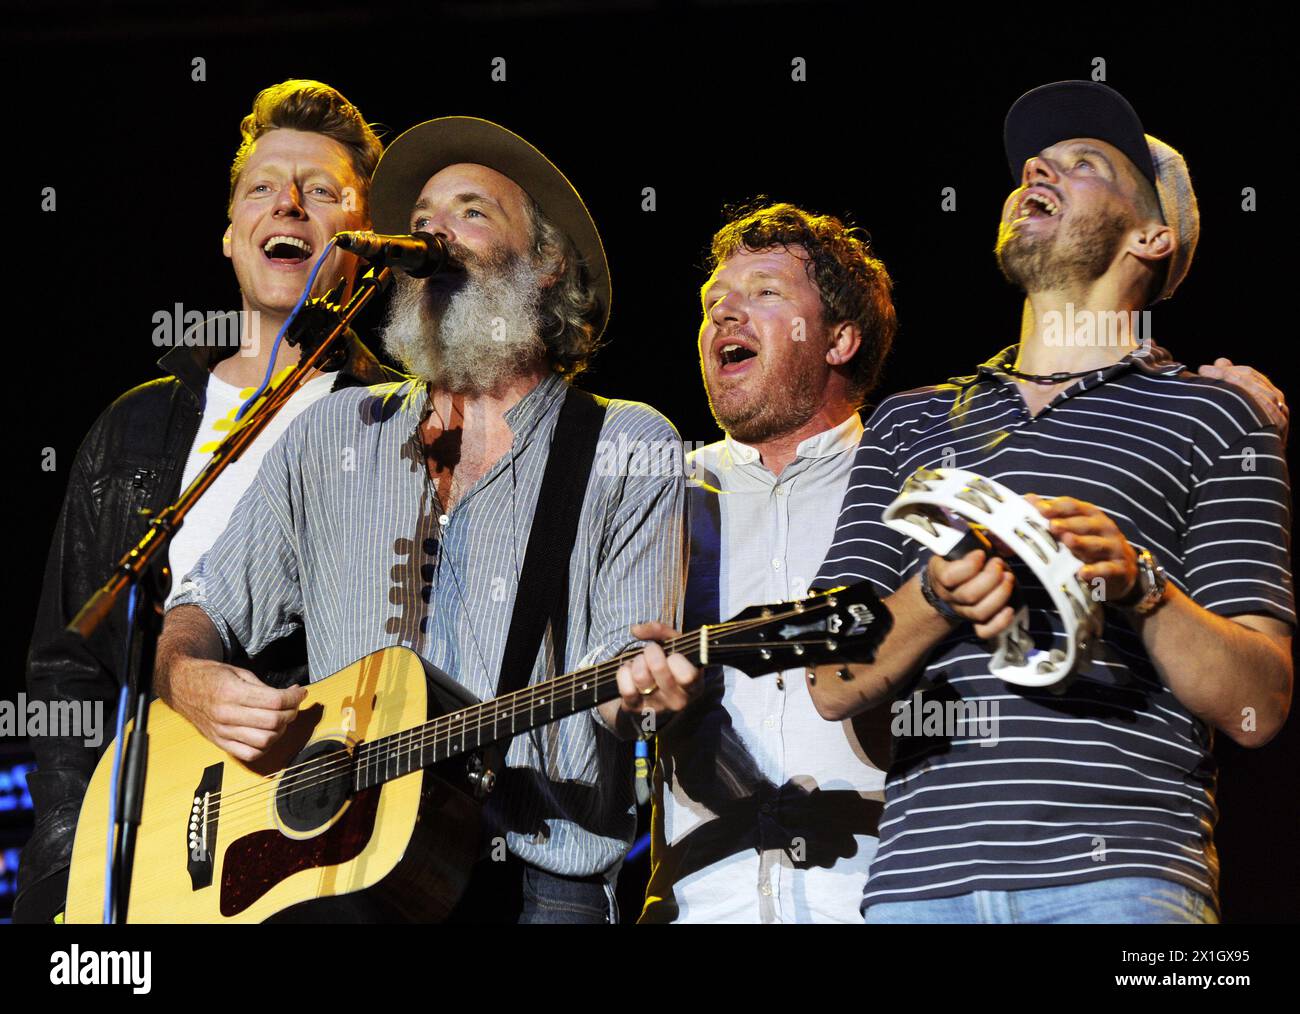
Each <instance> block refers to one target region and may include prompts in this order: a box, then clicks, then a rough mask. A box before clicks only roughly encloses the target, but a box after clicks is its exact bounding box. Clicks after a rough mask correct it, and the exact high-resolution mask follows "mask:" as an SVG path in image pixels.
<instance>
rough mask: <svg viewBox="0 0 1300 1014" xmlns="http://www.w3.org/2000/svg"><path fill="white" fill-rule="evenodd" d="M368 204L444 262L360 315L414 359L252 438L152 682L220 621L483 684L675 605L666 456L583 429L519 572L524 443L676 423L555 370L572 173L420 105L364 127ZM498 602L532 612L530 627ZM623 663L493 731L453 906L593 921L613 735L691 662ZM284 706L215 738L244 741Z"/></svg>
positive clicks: (204, 653)
mask: <svg viewBox="0 0 1300 1014" xmlns="http://www.w3.org/2000/svg"><path fill="white" fill-rule="evenodd" d="M371 205H372V217H373V221H374V223H375V226H376V228H377V229H378V230H379V231H381V232H387V233H405V232H409V231H418V232H424V233H429V234H432V235H434V236H436V237H439V238H440V239H442V240H443V242H444V243H445V244H446V247H447V249H448V251H449V254H450V258H451V262H452V264H453V267H454V270H448V271H444V272H442V273H439V274H435V275H433V276H432V277H430V278H426V279H423V280H419V281H417V280H414V279H409V278H406V277H400V278H399V281H398V284H397V288H396V291H395V293H394V296H393V299H392V302H391V305H390V313H389V320H388V325H387V328H386V331H385V338H384V340H385V345H386V347H387V349H388V350H389V351H390V352H391V353H393V354H394V355H395V356H396V357H397V358H398V359H399V360H400V361H401V363H402V364H403V365H404V366H405V367H406V369H407V370H408V371H409V372H410V373H411V374H412V375H413V376H414V377H415V379H414V380H412V381H408V382H404V383H396V384H387V385H381V386H377V387H372V388H369V389H363V390H355V391H347V392H339V393H338V394H337V396H331V397H329V398H326V399H324V400H322V401H321V402H320V403H319V404H318V405H315V406H313V408H312V409H311V410H309V411H308V412H306V413H304V414H303V416H302V417H301V418H300V419H299V420H297V421H296V424H295V425H294V426H293V427H291V428H290V430H289V431H288V433H286V434H285V436H284V438H283V439H282V440H281V441H280V443H278V444H277V445H276V447H275V448H274V449H273V450H272V452H271V453H270V454H268V457H267V459H266V461H265V462H264V464H263V466H262V468H261V470H260V472H259V474H258V477H257V479H256V481H255V482H254V484H253V486H252V488H250V490H249V492H248V494H247V495H246V496H245V497H244V499H243V500H242V501H241V503H240V504H239V506H238V508H237V509H236V511H235V514H234V518H233V520H232V523H231V525H230V527H229V528H228V529H227V530H226V532H225V533H224V534H223V535H222V536H221V538H219V539H218V540H217V543H216V544H215V545H214V546H213V547H212V550H211V551H210V552H209V553H207V554H206V555H205V556H204V557H203V559H202V560H201V561H200V562H199V564H198V566H197V567H196V568H195V570H194V571H193V572H192V573H191V574H190V575H189V576H188V577H187V578H186V579H185V580H184V581H183V582H182V584H181V587H180V590H179V592H178V594H177V595H176V597H175V598H174V600H173V602H172V605H171V608H170V610H169V612H168V614H167V618H166V622H165V626H164V629H163V633H162V637H161V639H160V642H159V648H158V672H157V681H158V687H159V693H160V696H162V697H163V699H164V700H167V701H168V702H169V703H170V702H173V701H176V702H182V701H184V700H185V699H186V698H187V697H188V696H189V695H188V694H186V693H184V692H183V689H184V688H186V687H190V686H194V685H196V684H201V683H202V682H203V681H205V680H210V679H212V678H214V677H216V676H218V675H219V674H221V673H223V672H225V671H227V670H229V669H230V668H231V667H230V666H229V664H228V663H227V662H226V661H225V659H227V658H228V657H229V656H230V653H231V651H232V649H233V648H235V646H238V647H239V648H242V649H243V650H244V651H247V652H248V653H249V654H252V653H254V652H255V651H256V650H257V649H258V647H259V646H260V645H261V644H262V643H263V642H264V641H266V640H267V639H268V638H270V637H272V636H274V635H278V634H281V633H282V632H283V631H284V630H285V629H286V628H292V627H295V626H298V625H301V626H302V627H303V628H304V629H305V633H306V639H307V647H308V656H309V663H310V672H311V677H312V679H321V678H323V677H326V676H328V675H330V674H331V673H334V672H336V671H338V670H340V669H342V668H344V667H345V666H347V665H349V664H350V663H352V662H353V661H355V660H356V659H358V658H360V657H362V656H364V655H366V654H368V653H370V652H373V651H375V650H376V649H378V648H381V647H386V646H389V645H399V644H400V645H405V646H408V647H410V648H412V649H413V650H415V651H416V652H418V653H419V654H420V655H421V656H422V657H423V658H424V659H425V660H426V661H428V662H429V663H431V664H432V665H434V666H436V667H437V668H439V669H441V670H443V671H444V672H445V673H447V674H449V675H450V676H451V677H452V678H453V679H454V680H455V681H456V682H458V683H459V684H461V686H463V687H464V688H465V689H466V690H468V691H469V692H470V693H472V694H473V695H474V696H475V697H477V698H479V699H490V698H493V697H496V696H498V695H499V693H500V691H501V690H502V688H503V687H504V686H506V684H507V682H508V681H509V680H510V679H511V678H512V677H515V678H517V677H521V676H525V675H526V676H527V679H522V678H521V679H520V680H519V685H520V686H522V685H523V684H524V683H526V682H537V681H540V680H543V679H546V678H549V677H551V676H553V675H555V674H556V673H560V672H564V671H566V669H575V668H578V667H579V665H589V664H593V663H595V662H599V661H602V660H604V659H607V658H610V657H612V656H614V655H616V654H618V653H619V652H620V651H622V650H623V649H625V648H626V647H628V646H629V644H631V643H633V642H634V639H635V636H636V634H635V632H633V631H631V629H630V628H631V627H632V625H633V624H634V623H635V622H637V621H640V620H644V619H657V620H658V621H660V622H675V621H676V620H677V619H678V616H679V611H680V594H681V588H682V581H683V568H684V534H683V523H682V513H683V488H684V481H683V477H682V474H681V470H680V469H677V470H670V471H671V474H659V475H645V474H635V473H636V472H637V470H633V469H628V468H625V467H610V462H611V461H613V460H614V458H615V457H616V455H611V454H608V453H606V454H602V455H600V460H601V461H602V462H604V467H601V468H597V469H594V470H592V471H591V473H590V475H588V473H587V472H586V471H585V470H584V471H581V472H579V473H578V474H574V475H570V476H569V477H568V478H569V480H570V483H569V485H570V486H571V487H573V502H572V503H571V504H570V505H569V506H570V507H571V513H572V516H573V524H574V534H573V535H571V536H567V537H565V538H567V540H568V541H567V542H565V543H564V544H563V545H562V546H561V547H560V549H559V551H557V552H553V558H552V559H551V561H550V563H551V565H550V566H548V567H546V568H544V569H545V570H546V571H547V572H548V576H547V579H546V580H549V581H550V583H546V580H542V579H538V580H533V579H529V580H530V581H532V583H531V584H526V585H525V586H524V588H523V590H521V575H523V576H526V575H527V573H528V571H529V569H530V566H531V564H532V561H533V560H534V558H535V556H536V553H537V551H538V547H537V546H536V545H534V544H531V543H530V532H531V530H532V529H533V527H535V526H537V525H540V524H543V522H544V514H545V510H539V508H538V503H539V499H540V498H542V497H543V495H544V494H543V485H544V483H543V479H544V477H546V478H547V479H548V481H550V480H551V476H552V473H551V472H550V471H548V466H549V465H551V462H552V459H555V461H556V465H555V474H556V475H558V476H561V477H562V476H563V475H564V473H565V470H566V469H569V468H570V467H573V468H579V467H583V468H585V467H589V466H577V465H573V466H570V463H569V461H570V459H569V458H568V457H567V455H568V454H569V453H570V451H571V449H572V448H573V447H574V446H576V445H575V444H574V443H573V442H572V440H571V439H570V436H567V435H566V436H562V434H572V433H573V432H575V427H577V428H578V429H581V430H582V432H584V433H586V434H588V435H589V436H591V435H594V436H595V437H596V444H597V445H599V446H601V447H603V448H606V449H608V448H623V449H628V450H629V451H630V450H631V449H635V448H637V447H639V446H646V445H651V446H662V445H663V444H664V443H665V442H667V441H673V442H676V441H677V435H676V432H675V431H674V430H673V428H672V426H671V425H670V424H669V423H668V422H667V420H665V419H664V418H663V417H662V416H660V415H659V414H658V413H656V412H655V411H654V410H652V409H650V408H649V407H647V406H645V405H641V404H636V403H633V402H624V401H608V402H606V401H604V400H601V399H595V398H593V397H592V396H590V395H587V394H585V393H583V392H581V391H578V390H577V389H576V388H574V387H573V386H572V385H571V383H570V381H571V380H572V378H573V377H574V376H576V375H577V374H578V373H579V372H581V370H582V369H583V368H584V367H585V366H586V364H587V362H588V360H589V358H590V357H591V355H592V354H593V352H594V351H595V349H596V347H597V342H598V341H599V339H600V336H601V334H602V332H603V330H604V327H605V323H606V321H607V319H608V314H609V305H610V284H609V271H608V265H607V263H606V260H605V255H604V250H603V247H602V245H601V241H600V236H599V234H598V232H597V230H596V227H595V224H594V222H593V221H592V219H591V216H590V215H589V214H588V212H587V209H586V206H585V205H584V204H583V202H582V200H581V198H580V197H579V196H578V194H577V192H576V191H575V190H574V188H573V187H572V185H571V184H570V183H569V182H568V180H567V179H566V178H565V177H564V175H563V174H562V173H561V172H560V171H559V170H558V169H557V168H556V167H555V166H554V165H552V164H551V163H550V162H549V161H548V160H547V159H546V158H545V156H543V155H542V154H541V152H539V151H538V150H537V149H536V148H534V147H533V146H532V145H530V144H529V143H528V142H526V141H524V140H523V139H522V138H520V137H518V136H517V135H515V134H513V133H511V132H510V131H508V130H506V129H504V128H503V127H500V126H497V125H496V124H493V123H489V122H487V121H484V120H479V119H474V118H470V117H444V118H441V119H438V120H431V121H428V122H426V123H423V124H420V125H419V126H416V127H414V128H412V129H411V130H409V131H407V132H406V133H405V134H403V135H402V136H401V137H399V138H398V139H397V140H396V141H395V142H393V144H392V145H391V146H390V147H389V148H388V150H387V152H386V153H385V155H384V157H383V159H382V160H381V162H380V164H379V167H378V169H377V170H376V174H375V179H374V182H373V186H372V191H371ZM566 420H568V421H567V422H566ZM574 420H580V422H575V421H574ZM566 427H567V428H566ZM583 427H585V429H584V428H583ZM562 443H563V449H557V448H560V447H561V444H562ZM588 446H589V447H590V445H588ZM588 460H591V459H590V456H589V457H588ZM640 471H645V470H640ZM548 502H550V503H552V504H555V503H558V502H559V501H556V500H555V499H554V498H552V499H551V500H550V501H548ZM560 509H561V510H562V509H563V505H561V508H560ZM533 542H536V540H533ZM570 545H571V550H570ZM543 548H544V549H545V547H543ZM539 558H540V557H539ZM521 611H527V615H530V616H534V617H536V618H537V621H538V622H537V626H536V628H535V629H533V630H532V632H531V633H526V634H520V625H519V623H518V614H519V613H520V612H521ZM512 617H513V618H514V620H513V621H512ZM547 628H548V629H549V636H547V633H546V629H547ZM638 629H640V628H638ZM539 630H540V631H542V633H541V634H538V633H537V631H539ZM638 679H639V682H638V681H636V680H634V679H633V676H632V674H631V673H630V671H628V670H626V669H624V670H622V671H620V673H619V676H618V680H619V691H620V694H621V697H620V698H619V699H617V700H614V701H611V702H608V703H607V704H606V705H603V706H602V707H601V708H600V709H598V710H593V711H589V712H580V713H578V714H575V715H572V716H570V717H568V718H565V719H563V720H561V721H559V722H556V723H555V724H553V725H549V726H545V727H543V728H541V729H538V730H535V731H533V732H532V733H529V734H526V735H525V734H521V735H518V736H515V737H513V739H512V741H511V742H510V745H509V749H508V752H507V754H506V758H505V767H504V768H503V769H500V770H498V771H497V779H496V788H495V791H494V792H493V793H492V794H491V796H490V797H489V799H488V802H487V804H486V806H485V819H486V824H487V828H486V834H485V835H484V841H485V843H486V845H487V851H488V852H490V853H491V855H490V856H489V858H490V859H496V860H499V861H495V862H493V861H489V859H488V858H485V860H484V861H483V862H481V863H480V864H479V865H478V867H476V870H475V873H474V874H473V875H472V876H471V878H470V885H469V889H468V891H467V893H466V895H465V897H464V898H463V899H462V901H461V904H460V906H459V907H458V908H457V910H456V911H455V912H454V913H453V919H455V920H463V921H467V922H476V923H481V922H504V921H522V922H605V921H607V920H609V921H615V920H616V918H617V914H616V911H615V910H614V905H613V898H614V894H613V884H614V879H615V877H616V875H617V871H618V868H619V866H620V864H621V862H622V859H623V857H624V855H625V854H626V851H627V849H628V847H629V845H630V844H631V841H632V837H633V834H634V832H635V828H636V814H635V808H634V805H633V785H632V775H631V764H630V752H629V746H630V744H629V743H628V742H627V740H628V739H629V738H630V737H631V735H632V734H633V733H634V732H636V731H637V730H638V728H639V726H640V723H641V722H643V721H644V720H645V719H644V717H643V716H644V715H645V713H646V712H647V711H653V712H660V711H662V712H671V711H674V710H676V709H679V708H681V707H682V706H684V704H685V703H686V701H687V699H688V697H689V696H690V695H691V694H692V693H694V685H695V674H694V672H693V671H688V668H684V667H681V666H675V667H674V668H672V669H670V668H669V667H668V666H667V665H660V666H657V667H655V671H654V672H649V671H645V670H642V671H640V672H639V676H638ZM196 717H197V718H198V719H199V720H198V721H197V722H196V724H198V725H199V728H200V731H203V732H204V733H205V734H206V735H208V736H209V738H212V737H213V736H215V735H219V734H220V729H219V728H218V727H215V726H213V725H211V724H210V723H205V722H204V721H203V716H196ZM290 717H292V715H291V716H290ZM285 724H286V723H285V722H277V723H275V724H274V726H273V727H271V726H268V727H267V728H266V729H265V735H264V736H263V737H262V739H261V741H260V742H258V743H256V744H254V745H252V746H247V745H243V744H237V746H238V747H239V748H238V749H237V750H235V751H232V752H233V753H234V754H235V756H236V757H238V758H239V759H241V760H243V761H245V762H249V761H253V760H255V759H256V758H257V757H259V756H261V755H262V754H263V753H264V752H265V750H266V749H267V748H268V747H269V746H270V745H271V744H272V743H273V742H274V741H275V740H276V739H277V738H278V737H279V736H280V734H281V733H282V732H283V729H284V727H285ZM502 846H504V848H503V847H502Z"/></svg>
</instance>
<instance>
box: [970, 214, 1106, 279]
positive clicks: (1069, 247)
mask: <svg viewBox="0 0 1300 1014" xmlns="http://www.w3.org/2000/svg"><path fill="white" fill-rule="evenodd" d="M1130 224H1131V223H1130V222H1129V218H1128V216H1126V215H1124V214H1121V213H1118V212H1115V211H1112V210H1110V209H1101V210H1099V211H1098V212H1096V213H1095V214H1093V215H1092V216H1090V217H1088V218H1083V219H1075V220H1074V221H1073V222H1072V223H1071V222H1067V223H1063V225H1064V226H1071V225H1072V226H1073V228H1058V229H1056V230H1055V231H1054V232H1053V233H1052V234H1051V235H1050V236H1033V235H1026V234H1025V233H1023V232H1021V233H1012V234H1010V235H1008V234H1007V232H1006V230H1005V227H1004V228H1002V229H1000V230H999V233H998V242H997V247H996V249H995V253H996V255H997V259H998V267H999V268H1001V270H1002V276H1003V277H1004V278H1006V280H1007V281H1009V282H1010V283H1011V284H1012V285H1014V286H1016V287H1017V288H1019V289H1021V290H1022V291H1024V292H1026V293H1030V292H1052V291H1061V290H1069V289H1071V288H1074V287H1077V286H1083V285H1088V284H1090V283H1092V282H1095V281H1096V280H1097V279H1098V278H1100V277H1101V276H1102V275H1104V274H1105V273H1106V271H1107V270H1108V269H1109V268H1110V266H1111V264H1112V263H1114V260H1115V255H1116V254H1117V253H1118V252H1119V248H1120V245H1121V244H1122V243H1123V241H1124V234H1125V233H1126V232H1127V231H1128V230H1129V228H1130ZM1067 233H1068V235H1067Z"/></svg>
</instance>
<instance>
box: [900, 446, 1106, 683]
mask: <svg viewBox="0 0 1300 1014" xmlns="http://www.w3.org/2000/svg"><path fill="white" fill-rule="evenodd" d="M884 522H885V524H886V525H888V526H889V527H890V528H893V529H894V530H895V531H899V532H902V533H903V534H904V535H906V536H908V537H909V538H911V539H914V540H915V541H917V542H919V543H920V544H921V545H923V546H925V547H926V548H927V549H929V550H931V551H932V552H934V553H935V554H937V555H939V556H943V557H946V558H948V559H957V558H959V557H961V556H963V555H965V554H966V553H967V552H969V551H970V550H971V549H974V548H978V547H980V546H984V547H986V548H988V547H989V546H990V544H992V545H995V546H997V547H998V549H999V550H1005V551H1009V552H1011V553H1014V554H1015V556H1016V557H1018V558H1019V559H1020V560H1021V561H1022V562H1023V563H1024V564H1025V565H1026V566H1027V567H1028V568H1029V570H1030V571H1031V573H1033V575H1034V577H1035V578H1037V579H1038V581H1039V582H1040V583H1041V584H1042V586H1043V588H1044V590H1045V591H1046V592H1047V594H1048V596H1049V597H1050V598H1051V600H1052V604H1053V605H1054V606H1055V608H1056V612H1057V615H1058V616H1059V619H1060V626H1061V628H1062V630H1063V632H1064V648H1063V649H1062V648H1051V649H1048V650H1044V649H1040V648H1038V647H1036V646H1035V644H1034V641H1033V638H1032V637H1031V636H1030V634H1029V610H1028V608H1027V607H1026V606H1025V605H1023V604H1020V605H1019V607H1018V609H1017V611H1016V615H1015V618H1014V619H1013V620H1012V622H1011V625H1010V626H1009V627H1007V628H1006V629H1005V630H1003V631H1002V632H1001V633H1000V634H998V635H997V637H996V642H995V643H996V648H995V650H994V653H993V659H992V662H991V663H990V668H991V670H992V672H993V674H994V675H995V676H997V677H999V678H1000V679H1002V680H1005V681H1006V682H1007V683H1013V684H1016V685H1017V686H1025V687H1046V686H1051V685H1052V684H1054V683H1058V682H1059V681H1061V680H1062V679H1064V678H1065V677H1066V676H1068V675H1069V674H1070V673H1071V672H1073V670H1074V668H1075V666H1076V665H1077V664H1078V663H1079V662H1080V661H1081V660H1082V659H1083V657H1085V656H1086V654H1087V653H1088V651H1089V649H1090V647H1091V644H1092V641H1093V640H1094V639H1095V638H1097V637H1100V636H1101V631H1102V611H1101V606H1100V604H1099V603H1097V602H1095V601H1094V600H1093V597H1092V595H1091V594H1090V593H1089V589H1088V587H1087V585H1086V584H1085V583H1084V582H1083V580H1082V578H1081V577H1080V576H1079V572H1080V570H1082V569H1083V566H1084V564H1083V563H1082V562H1081V561H1080V560H1079V559H1078V558H1077V557H1075V555H1074V554H1073V553H1071V552H1070V550H1069V549H1068V548H1066V547H1065V545H1063V544H1062V543H1061V542H1060V541H1059V540H1058V539H1057V538H1056V537H1055V536H1053V535H1052V533H1051V531H1050V529H1049V524H1048V522H1047V519H1045V518H1044V517H1043V515H1042V513H1040V512H1039V510H1038V509H1037V508H1035V507H1034V506H1033V505H1032V504H1031V503H1029V501H1027V500H1026V499H1025V498H1024V497H1022V496H1020V495H1019V494H1018V493H1014V492H1012V491H1011V490H1009V489H1007V488H1006V487H1005V486H1003V485H1001V484H1000V483H997V482H994V481H993V480H991V479H986V478H984V477H983V476H980V475H976V474H975V473H974V472H967V471H963V470H961V469H955V468H933V469H932V468H919V469H917V470H916V472H914V473H913V474H912V476H911V477H910V478H909V479H908V480H907V482H905V483H904V484H903V489H902V492H901V493H900V494H899V496H898V498H897V499H895V500H894V502H893V503H892V504H890V505H889V507H888V508H887V509H886V510H885V514H884Z"/></svg>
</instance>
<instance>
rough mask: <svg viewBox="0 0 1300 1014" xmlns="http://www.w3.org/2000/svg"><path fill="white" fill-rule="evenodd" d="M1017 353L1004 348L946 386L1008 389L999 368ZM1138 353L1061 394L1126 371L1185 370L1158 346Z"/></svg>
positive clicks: (1014, 347) (1011, 363) (1165, 372)
mask: <svg viewBox="0 0 1300 1014" xmlns="http://www.w3.org/2000/svg"><path fill="white" fill-rule="evenodd" d="M1019 351H1020V345H1019V343H1017V344H1015V345H1008V346H1007V347H1006V348H1004V349H1003V350H1002V351H1001V352H999V353H998V354H997V355H995V356H993V357H992V358H991V359H988V360H985V361H984V362H983V363H981V364H980V365H979V367H978V368H977V369H976V371H975V373H974V374H973V375H971V376H966V377H950V378H949V380H948V382H949V383H950V384H955V385H957V386H958V387H971V386H973V385H975V384H978V383H980V382H982V381H990V382H995V383H1001V384H1004V385H1012V384H1013V383H1014V381H1013V380H1012V378H1010V377H1008V376H1006V375H1005V374H1003V373H1001V372H1000V370H1001V369H1002V368H1003V367H1008V366H1014V365H1015V362H1016V355H1017V353H1018V352H1019ZM1139 352H1140V353H1142V354H1139V353H1138V352H1131V353H1129V354H1128V355H1126V356H1125V357H1124V358H1123V359H1120V360H1119V361H1118V362H1115V363H1112V364H1111V365H1109V366H1104V367H1101V368H1100V369H1097V370H1093V371H1092V372H1091V373H1088V374H1085V375H1084V376H1082V377H1080V378H1078V380H1077V381H1075V383H1073V384H1071V385H1070V387H1068V388H1067V389H1066V391H1062V392H1061V394H1065V393H1066V392H1067V391H1068V392H1073V391H1075V390H1076V389H1078V390H1084V391H1086V390H1088V389H1089V388H1091V387H1096V386H1097V385H1098V384H1103V383H1105V382H1106V381H1108V380H1110V379H1111V378H1113V377H1118V376H1120V375H1122V374H1124V373H1127V372H1129V371H1130V370H1138V371H1139V372H1141V373H1146V374H1149V375H1152V376H1163V375H1168V374H1172V373H1181V372H1183V371H1184V370H1185V369H1186V367H1185V366H1184V365H1183V364H1182V363H1179V362H1176V361H1175V360H1174V358H1173V357H1172V356H1171V355H1170V354H1169V351H1168V350H1167V349H1164V348H1161V347H1160V346H1159V345H1156V344H1154V343H1153V344H1151V345H1149V346H1147V347H1146V348H1145V349H1142V350H1139ZM1058 397H1059V395H1058Z"/></svg>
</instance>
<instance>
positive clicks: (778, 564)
mask: <svg viewBox="0 0 1300 1014" xmlns="http://www.w3.org/2000/svg"><path fill="white" fill-rule="evenodd" d="M772 569H773V570H780V569H781V561H780V560H779V559H777V558H776V557H775V556H774V557H772Z"/></svg>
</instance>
